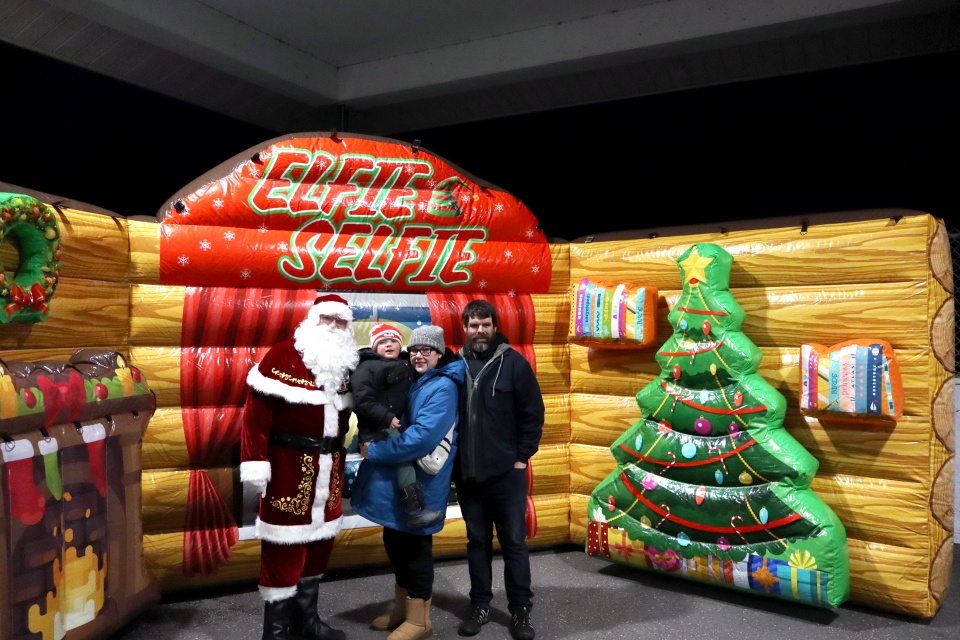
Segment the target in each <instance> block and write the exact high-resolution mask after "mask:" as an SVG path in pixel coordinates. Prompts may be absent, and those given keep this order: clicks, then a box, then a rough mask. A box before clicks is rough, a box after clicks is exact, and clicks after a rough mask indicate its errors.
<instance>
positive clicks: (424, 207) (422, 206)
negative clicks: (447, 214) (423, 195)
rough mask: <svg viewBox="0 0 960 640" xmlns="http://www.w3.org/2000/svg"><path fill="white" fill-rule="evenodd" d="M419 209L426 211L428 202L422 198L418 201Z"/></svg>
mask: <svg viewBox="0 0 960 640" xmlns="http://www.w3.org/2000/svg"><path fill="white" fill-rule="evenodd" d="M417 210H418V211H426V210H427V202H426V201H425V200H421V201H420V202H418V203H417Z"/></svg>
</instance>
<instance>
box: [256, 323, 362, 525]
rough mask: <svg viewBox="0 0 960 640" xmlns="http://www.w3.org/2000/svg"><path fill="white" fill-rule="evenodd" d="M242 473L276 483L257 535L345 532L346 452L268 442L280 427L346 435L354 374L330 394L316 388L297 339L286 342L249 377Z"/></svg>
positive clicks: (263, 504)
mask: <svg viewBox="0 0 960 640" xmlns="http://www.w3.org/2000/svg"><path fill="white" fill-rule="evenodd" d="M247 383H248V384H249V385H250V394H249V396H247V403H246V407H245V408H244V413H243V434H242V437H241V440H240V444H241V448H240V459H241V463H240V478H241V480H243V481H245V482H259V481H262V480H269V482H268V484H267V493H266V495H265V496H264V497H262V498H261V499H260V515H259V517H258V518H257V524H256V536H257V537H258V538H260V539H262V540H269V541H271V542H275V543H279V544H297V543H304V542H313V541H316V540H325V539H328V538H333V537H334V536H336V535H337V533H338V532H339V531H340V523H341V520H342V512H341V506H340V500H341V495H342V490H343V470H344V452H343V451H337V452H334V453H330V454H320V453H318V452H316V451H301V450H298V449H291V448H287V447H280V446H275V445H271V444H269V443H268V440H269V438H270V431H271V430H272V429H279V430H281V431H286V432H288V433H294V434H299V435H305V436H312V437H314V438H322V437H325V436H329V437H334V436H341V435H344V434H346V433H347V429H348V427H349V418H350V411H349V408H350V407H351V406H353V398H352V395H351V394H350V393H349V392H348V388H347V379H346V378H345V379H344V385H343V386H342V387H341V388H340V389H335V390H333V392H332V393H331V392H330V391H328V390H327V389H324V388H322V387H321V388H319V389H318V388H317V386H316V385H315V384H314V377H313V374H312V373H311V372H310V370H309V369H307V367H306V365H304V364H303V359H302V358H301V356H300V353H299V352H298V351H297V350H296V348H295V347H294V340H287V341H285V342H281V343H279V344H278V345H276V346H275V347H273V348H272V349H270V351H268V352H267V355H266V356H264V358H263V360H262V361H261V362H260V364H259V365H257V366H255V367H253V368H252V369H251V370H250V373H249V374H248V375H247Z"/></svg>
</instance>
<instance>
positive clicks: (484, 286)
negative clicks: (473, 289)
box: [477, 280, 487, 289]
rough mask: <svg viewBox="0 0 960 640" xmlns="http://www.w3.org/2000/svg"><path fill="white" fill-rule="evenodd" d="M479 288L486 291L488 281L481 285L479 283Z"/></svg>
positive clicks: (483, 281) (482, 281) (482, 282)
mask: <svg viewBox="0 0 960 640" xmlns="http://www.w3.org/2000/svg"><path fill="white" fill-rule="evenodd" d="M477 286H478V287H480V288H481V289H486V288H487V281H486V280H481V281H480V283H479V284H478V285H477Z"/></svg>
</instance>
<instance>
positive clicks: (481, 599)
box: [454, 300, 544, 640]
mask: <svg viewBox="0 0 960 640" xmlns="http://www.w3.org/2000/svg"><path fill="white" fill-rule="evenodd" d="M462 319H463V328H464V334H465V335H466V344H464V346H463V349H461V350H460V354H461V355H462V356H463V358H464V360H466V363H467V380H466V384H464V386H463V387H462V388H461V390H460V435H459V438H458V443H459V444H458V447H459V448H458V450H457V465H456V466H455V467H454V477H455V478H456V483H457V497H458V499H459V502H460V508H461V511H462V513H463V520H464V522H465V523H466V525H467V540H468V542H467V561H468V564H469V568H470V605H471V607H470V609H471V610H470V615H469V616H468V617H467V618H466V619H465V620H464V621H463V622H462V623H461V624H460V633H461V634H463V635H467V636H472V635H476V634H478V633H480V628H481V626H482V625H483V624H485V623H486V622H487V620H488V619H489V615H490V600H491V599H492V598H493V592H492V590H491V583H492V579H493V576H492V573H493V572H492V568H491V563H492V562H493V525H494V524H496V525H497V539H498V540H499V541H500V547H501V549H502V550H503V560H504V570H503V573H504V582H505V584H506V588H507V601H508V604H509V607H510V613H511V614H513V617H512V619H511V622H510V634H511V635H512V636H513V637H514V638H515V639H516V640H533V637H534V635H535V633H534V629H533V626H532V625H531V623H530V608H531V607H532V606H533V591H531V590H530V558H529V555H528V552H527V544H526V541H525V539H526V533H527V527H526V519H525V514H526V508H527V486H528V485H527V464H528V463H529V460H530V458H531V457H532V456H533V454H535V453H536V452H537V449H538V448H539V446H540V436H541V434H542V433H543V414H544V409H543V396H542V395H541V394H540V385H539V384H537V378H536V376H535V375H534V373H533V369H532V368H531V367H530V363H529V362H527V360H526V358H524V357H523V356H522V355H521V354H520V353H518V352H517V351H514V350H513V349H512V348H511V347H510V345H509V344H507V339H506V338H505V337H504V336H503V334H501V333H499V332H498V331H497V310H496V308H494V306H493V305H492V304H490V303H489V302H487V301H486V300H473V301H471V302H469V303H467V305H466V306H465V307H464V309H463V317H462Z"/></svg>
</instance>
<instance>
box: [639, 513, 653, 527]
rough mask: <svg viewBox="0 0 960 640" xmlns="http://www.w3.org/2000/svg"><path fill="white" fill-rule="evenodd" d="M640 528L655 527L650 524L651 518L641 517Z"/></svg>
mask: <svg viewBox="0 0 960 640" xmlns="http://www.w3.org/2000/svg"><path fill="white" fill-rule="evenodd" d="M640 526H641V527H643V528H644V529H649V528H650V527H652V526H653V523H652V522H650V518H648V517H647V516H640Z"/></svg>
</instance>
